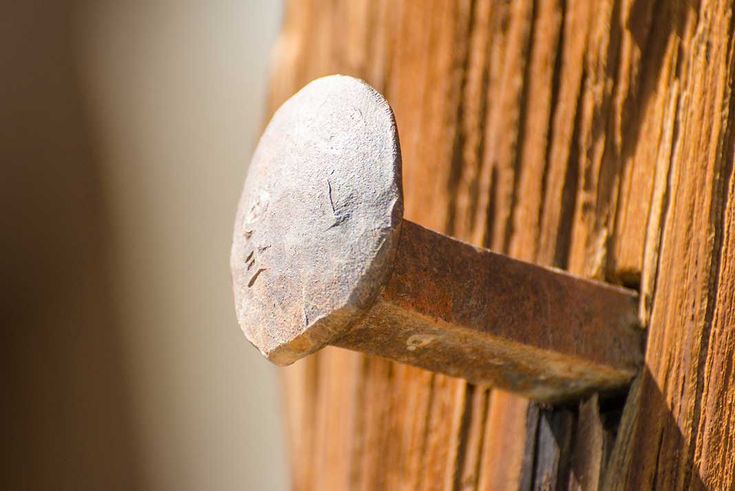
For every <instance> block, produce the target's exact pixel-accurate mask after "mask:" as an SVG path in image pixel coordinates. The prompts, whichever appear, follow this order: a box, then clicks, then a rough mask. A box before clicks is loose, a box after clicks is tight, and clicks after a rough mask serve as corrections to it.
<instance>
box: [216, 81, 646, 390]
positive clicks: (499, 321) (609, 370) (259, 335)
mask: <svg viewBox="0 0 735 491" xmlns="http://www.w3.org/2000/svg"><path fill="white" fill-rule="evenodd" d="M402 214H403V196H402V186H401V155H400V145H399V142H398V132H397V129H396V124H395V121H394V118H393V113H392V111H391V109H390V106H389V105H388V103H387V102H386V101H385V99H384V98H383V97H382V96H381V95H380V94H379V93H378V92H376V91H375V90H374V89H373V88H371V87H370V86H368V85H367V84H365V83H364V82H362V81H359V80H357V79H354V78H351V77H346V76H330V77H325V78H321V79H318V80H315V81H313V82H311V83H310V84H308V85H307V86H306V87H304V88H303V89H302V90H301V91H300V92H298V93H297V94H296V95H294V96H293V97H292V98H291V99H289V100H288V101H287V102H286V103H285V104H284V105H283V106H281V108H280V109H279V110H278V111H277V112H276V113H275V115H274V116H273V118H272V120H271V122H270V124H269V125H268V127H267V128H266V129H265V132H264V134H263V136H262V137H261V139H260V142H259V144H258V147H257V149H256V151H255V154H254V156H253V159H252V162H251V164H250V168H249V171H248V177H247V180H246V182H245V187H244V190H243V193H242V197H241V200H240V204H239V208H238V212H237V218H236V223H235V232H234V239H233V247H232V254H231V259H230V261H231V268H232V274H233V287H234V293H235V303H236V310H237V317H238V321H239V323H240V326H241V327H242V329H243V331H244V332H245V335H246V337H247V338H248V340H250V342H251V343H252V344H254V345H255V346H256V347H257V348H258V349H259V350H260V351H261V352H262V353H263V355H265V356H266V357H267V358H268V359H270V360H271V361H273V362H275V363H277V364H280V365H285V364H289V363H292V362H294V361H296V360H298V359H299V358H302V357H303V356H306V355H308V354H310V353H313V352H315V351H317V350H319V349H320V348H322V347H324V346H325V345H335V346H341V347H344V348H348V349H352V350H356V351H361V352H365V353H370V354H374V355H379V356H383V357H386V358H390V359H393V360H397V361H400V362H404V363H408V364H411V365H415V366H419V367H423V368H426V369H429V370H432V371H435V372H442V373H446V374H449V375H453V376H456V377H462V378H465V379H467V380H469V381H471V382H474V383H478V384H489V385H492V386H494V387H498V388H501V389H505V390H508V391H512V392H516V393H519V394H522V395H524V396H526V397H529V398H532V399H536V400H540V401H549V402H554V401H560V400H564V399H569V398H573V397H577V396H579V395H582V394H584V393H588V392H591V391H609V390H616V389H620V388H623V387H625V386H626V385H627V384H628V383H629V382H630V381H631V379H632V378H633V376H634V375H635V373H636V372H637V370H638V368H639V367H640V365H641V362H642V345H643V331H642V329H641V328H640V327H639V326H638V325H637V314H636V312H637V299H636V294H635V292H632V291H629V290H626V289H623V288H618V287H615V286H611V285H607V284H604V283H599V282H594V281H589V280H585V279H581V278H576V277H573V276H571V275H569V274H567V273H565V272H562V271H557V270H553V269H549V268H544V267H540V266H536V265H533V264H528V263H525V262H522V261H517V260H515V259H512V258H509V257H506V256H503V255H501V254H496V253H493V252H491V251H489V250H485V249H481V248H477V247H473V246H471V245H468V244H465V243H463V242H460V241H458V240H455V239H453V238H450V237H447V236H445V235H442V234H439V233H436V232H432V231H430V230H427V229H425V228H423V227H421V226H419V225H417V224H415V223H412V222H410V221H408V220H404V219H403V218H402Z"/></svg>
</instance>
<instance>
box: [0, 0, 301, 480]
mask: <svg viewBox="0 0 735 491" xmlns="http://www.w3.org/2000/svg"><path fill="white" fill-rule="evenodd" d="M5 7H6V8H5V9H4V13H3V15H2V17H1V18H0V63H1V64H2V65H1V68H2V79H1V80H2V81H1V82H0V158H1V159H2V162H1V164H2V165H0V169H1V170H0V205H1V206H2V214H1V215H0V216H1V218H0V220H1V224H2V228H1V229H0V230H2V231H1V232H0V288H1V289H2V291H1V292H0V293H1V295H0V322H2V327H3V330H2V333H3V336H2V343H1V346H2V355H1V356H0V360H2V361H0V363H1V365H0V377H1V380H2V381H3V386H4V390H3V398H2V399H3V402H2V403H0V407H1V409H0V411H2V413H0V417H1V421H2V432H3V434H2V436H3V445H4V447H5V448H4V450H5V452H4V453H5V455H6V456H5V457H4V458H3V459H2V466H3V471H2V476H1V477H0V479H1V480H2V482H1V483H0V484H1V487H2V488H3V489H23V490H26V489H27V490H35V489H54V490H56V489H75V490H82V489H95V490H97V489H100V490H102V489H104V490H114V489H125V490H204V489H207V490H230V489H276V490H278V489H287V487H288V476H287V463H286V462H285V456H286V452H285V448H284V447H285V445H284V438H285V437H284V432H283V429H282V425H281V423H282V416H281V407H280V395H281V394H280V389H279V385H278V376H277V373H276V371H275V370H274V369H273V368H272V367H271V366H269V365H268V364H267V363H266V362H264V361H263V360H262V359H261V358H260V356H259V355H258V354H257V352H256V351H255V350H254V349H253V348H251V347H250V345H249V344H248V343H247V342H246V341H245V339H244V337H243V336H242V334H241V333H240V330H239V328H238V327H237V323H236V321H235V316H234V309H233V304H232V298H231V290H230V278H229V269H228V254H229V246H230V236H231V227H232V221H233V219H234V212H235V206H236V202H237V198H238V194H239V192H240V188H241V185H242V182H243V179H244V176H245V172H246V166H247V162H248V161H249V157H250V153H251V150H252V148H253V144H254V142H255V140H256V138H257V135H258V131H259V128H260V125H261V118H262V115H263V113H264V106H263V101H264V100H265V95H266V93H265V91H266V86H267V76H268V60H269V55H270V51H271V48H272V46H273V44H274V42H275V39H276V35H277V32H278V29H279V24H280V20H281V4H280V2H277V1H273V0H233V1H226V0H208V1H206V2H202V1H195V0H190V1H182V0H178V1H173V0H169V1H165V0H147V1H144V2H143V1H136V0H114V1H113V0H96V1H92V0H89V1H74V0H55V1H53V2H38V1H33V0H30V1H25V2H8V5H5Z"/></svg>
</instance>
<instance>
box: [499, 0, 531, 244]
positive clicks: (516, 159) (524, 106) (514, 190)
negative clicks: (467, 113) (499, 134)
mask: <svg viewBox="0 0 735 491" xmlns="http://www.w3.org/2000/svg"><path fill="white" fill-rule="evenodd" d="M537 14H538V12H537V8H536V2H535V1H534V2H531V15H530V17H531V19H530V25H529V26H528V36H526V40H525V47H524V49H523V52H522V54H521V58H523V59H524V60H525V63H524V66H523V81H522V84H523V86H522V88H521V91H520V94H519V98H520V100H519V101H518V106H519V110H518V120H517V122H516V123H517V125H518V126H517V131H516V137H515V144H514V147H515V148H514V150H515V151H514V152H513V153H514V154H515V155H514V156H513V163H512V166H513V185H512V187H511V190H510V203H509V205H508V217H507V219H506V227H505V230H504V236H503V244H502V250H503V251H504V252H506V253H507V252H508V250H509V248H510V240H511V238H512V237H513V230H514V228H515V226H514V222H515V220H514V217H515V212H516V206H517V204H518V184H519V182H520V177H521V169H522V168H523V145H522V143H521V142H522V141H523V139H524V137H525V134H526V124H525V122H526V118H527V116H528V90H529V85H530V84H529V83H528V79H529V78H530V70H531V57H532V56H533V40H534V36H535V34H534V33H535V29H534V27H535V25H536V20H537V19H536V17H537ZM501 131H502V130H501Z"/></svg>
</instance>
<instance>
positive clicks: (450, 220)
mask: <svg viewBox="0 0 735 491" xmlns="http://www.w3.org/2000/svg"><path fill="white" fill-rule="evenodd" d="M476 8H477V0H471V2H470V7H469V9H470V15H469V19H468V27H467V39H471V38H472V35H473V34H472V33H473V32H474V31H475V27H476V26H475V20H476V15H475V14H476V12H475V10H476ZM465 44H466V49H465V50H464V53H463V54H464V56H463V57H462V60H461V62H460V64H459V65H460V66H459V67H458V68H457V70H458V72H459V73H460V74H461V75H460V77H461V79H460V82H459V101H458V102H459V103H458V104H457V112H456V117H455V121H454V128H455V132H454V142H453V144H452V158H451V164H450V166H451V167H450V170H449V177H448V182H447V194H448V195H449V212H448V213H447V223H446V224H445V229H446V232H447V233H448V234H449V235H454V234H455V221H456V217H457V197H458V195H459V192H458V188H459V182H460V179H461V178H462V169H463V163H464V148H465V141H466V135H465V128H464V125H463V124H462V122H463V121H464V119H465V104H466V102H467V81H468V78H469V71H470V70H469V66H470V56H471V54H472V46H471V43H469V42H467V43H465Z"/></svg>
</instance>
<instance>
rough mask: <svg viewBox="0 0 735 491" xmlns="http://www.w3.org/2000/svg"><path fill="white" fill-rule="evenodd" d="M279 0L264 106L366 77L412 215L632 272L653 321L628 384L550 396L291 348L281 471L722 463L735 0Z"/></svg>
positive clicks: (582, 482) (322, 482) (734, 392)
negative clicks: (389, 111)
mask: <svg viewBox="0 0 735 491" xmlns="http://www.w3.org/2000/svg"><path fill="white" fill-rule="evenodd" d="M287 5H288V6H287V11H286V16H285V19H284V26H283V32H282V34H281V38H280V40H279V43H278V46H277V49H276V52H275V58H274V72H273V78H272V84H271V89H272V92H271V97H270V103H271V107H272V108H275V107H277V105H278V104H280V103H281V102H282V101H283V100H285V99H286V98H287V97H288V96H290V95H291V94H292V93H293V92H295V91H296V90H298V89H299V88H300V87H301V86H303V85H304V84H305V83H307V82H308V81H310V80H311V79H313V78H315V77H317V76H320V75H325V74H330V73H346V74H350V75H354V76H358V77H361V78H364V79H365V80H366V81H368V82H369V83H370V84H372V85H374V86H375V87H376V88H378V89H379V90H380V91H382V92H383V93H384V94H385V95H386V97H387V98H388V100H389V102H390V103H391V105H392V106H393V108H394V109H395V112H396V120H397V122H398V127H399V131H400V137H401V145H402V149H403V162H404V164H403V165H404V178H405V200H406V216H407V218H409V219H411V220H413V221H415V222H416V223H418V224H420V225H424V226H426V227H429V228H432V229H435V230H442V231H445V232H447V233H449V234H451V235H453V236H456V237H458V238H460V239H463V240H468V241H472V242H474V243H475V244H477V245H484V246H487V247H490V248H492V249H493V250H496V251H498V252H504V253H508V254H510V255H512V256H514V257H517V258H520V259H524V260H529V261H534V262H537V263H539V264H544V265H555V266H558V267H564V268H567V269H570V270H571V271H573V272H575V273H577V274H583V275H587V276H590V277H594V278H597V279H605V280H607V281H610V282H615V283H620V284H625V285H627V286H630V287H633V288H639V290H640V292H641V306H640V317H641V320H642V321H643V322H644V323H645V324H646V325H647V329H648V338H649V341H648V347H647V353H646V368H645V370H644V371H643V373H642V374H641V375H640V376H639V378H638V380H637V382H636V383H635V385H634V386H633V388H632V389H631V391H630V393H629V394H628V395H627V398H626V397H625V395H623V396H621V397H620V398H619V399H607V400H598V399H597V398H596V397H595V396H593V397H592V398H591V399H588V400H586V401H581V402H580V404H579V406H572V407H563V408H548V407H539V406H536V405H534V404H529V403H528V402H527V401H525V400H523V399H520V398H517V397H514V396H510V395H508V394H505V393H502V392H499V391H491V390H489V389H488V388H486V387H475V386H471V385H468V384H466V383H465V382H463V381H460V380H456V379H452V378H450V377H446V376H442V375H435V374H432V373H428V372H424V371H421V370H418V369H415V368H411V367H407V366H403V365H398V364H393V363H391V362H387V361H385V360H381V359H377V358H371V357H366V356H363V355H358V354H354V353H349V352H344V351H340V350H337V349H330V350H328V351H326V352H322V353H320V354H318V355H316V356H315V357H313V358H310V359H308V360H304V361H302V362H299V363H298V364H297V365H296V366H294V367H291V368H289V369H287V370H285V371H284V388H285V393H286V399H287V413H288V418H287V419H288V422H289V436H290V439H291V450H292V454H291V458H292V467H293V471H294V477H293V479H294V481H293V482H294V487H295V488H296V489H302V490H310V489H531V488H534V489H551V488H559V487H570V488H572V489H597V488H605V489H649V488H657V489H684V488H702V487H707V488H711V489H728V488H732V487H733V486H735V459H733V458H732V455H733V451H734V450H735V409H733V408H735V405H734V404H735V387H734V385H733V380H735V378H734V377H733V362H732V360H733V358H734V357H735V335H733V329H732V326H733V322H734V321H733V307H732V306H733V301H735V298H733V295H734V294H733V291H735V263H734V262H733V259H732V258H733V257H735V229H734V227H735V202H734V201H733V200H735V188H734V186H735V183H733V182H732V178H731V177H732V176H731V175H732V155H733V139H732V138H733V137H732V114H731V113H732V104H733V95H732V92H731V88H730V87H731V86H732V82H733V48H734V45H733V41H734V39H735V38H734V37H733V18H732V5H731V4H730V3H729V2H725V1H719V0H702V1H701V2H696V1H691V2H690V1H678V0H617V1H616V0H601V1H599V2H588V1H585V0H566V1H561V0H558V1H554V0H549V1H544V2H541V1H532V0H519V1H516V2H509V1H503V0H497V1H490V0H459V1H452V0H429V1H418V0H396V1H389V0H380V1H372V2H368V1H366V0H361V1H348V0H299V1H289V2H287ZM621 411H622V415H621Z"/></svg>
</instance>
